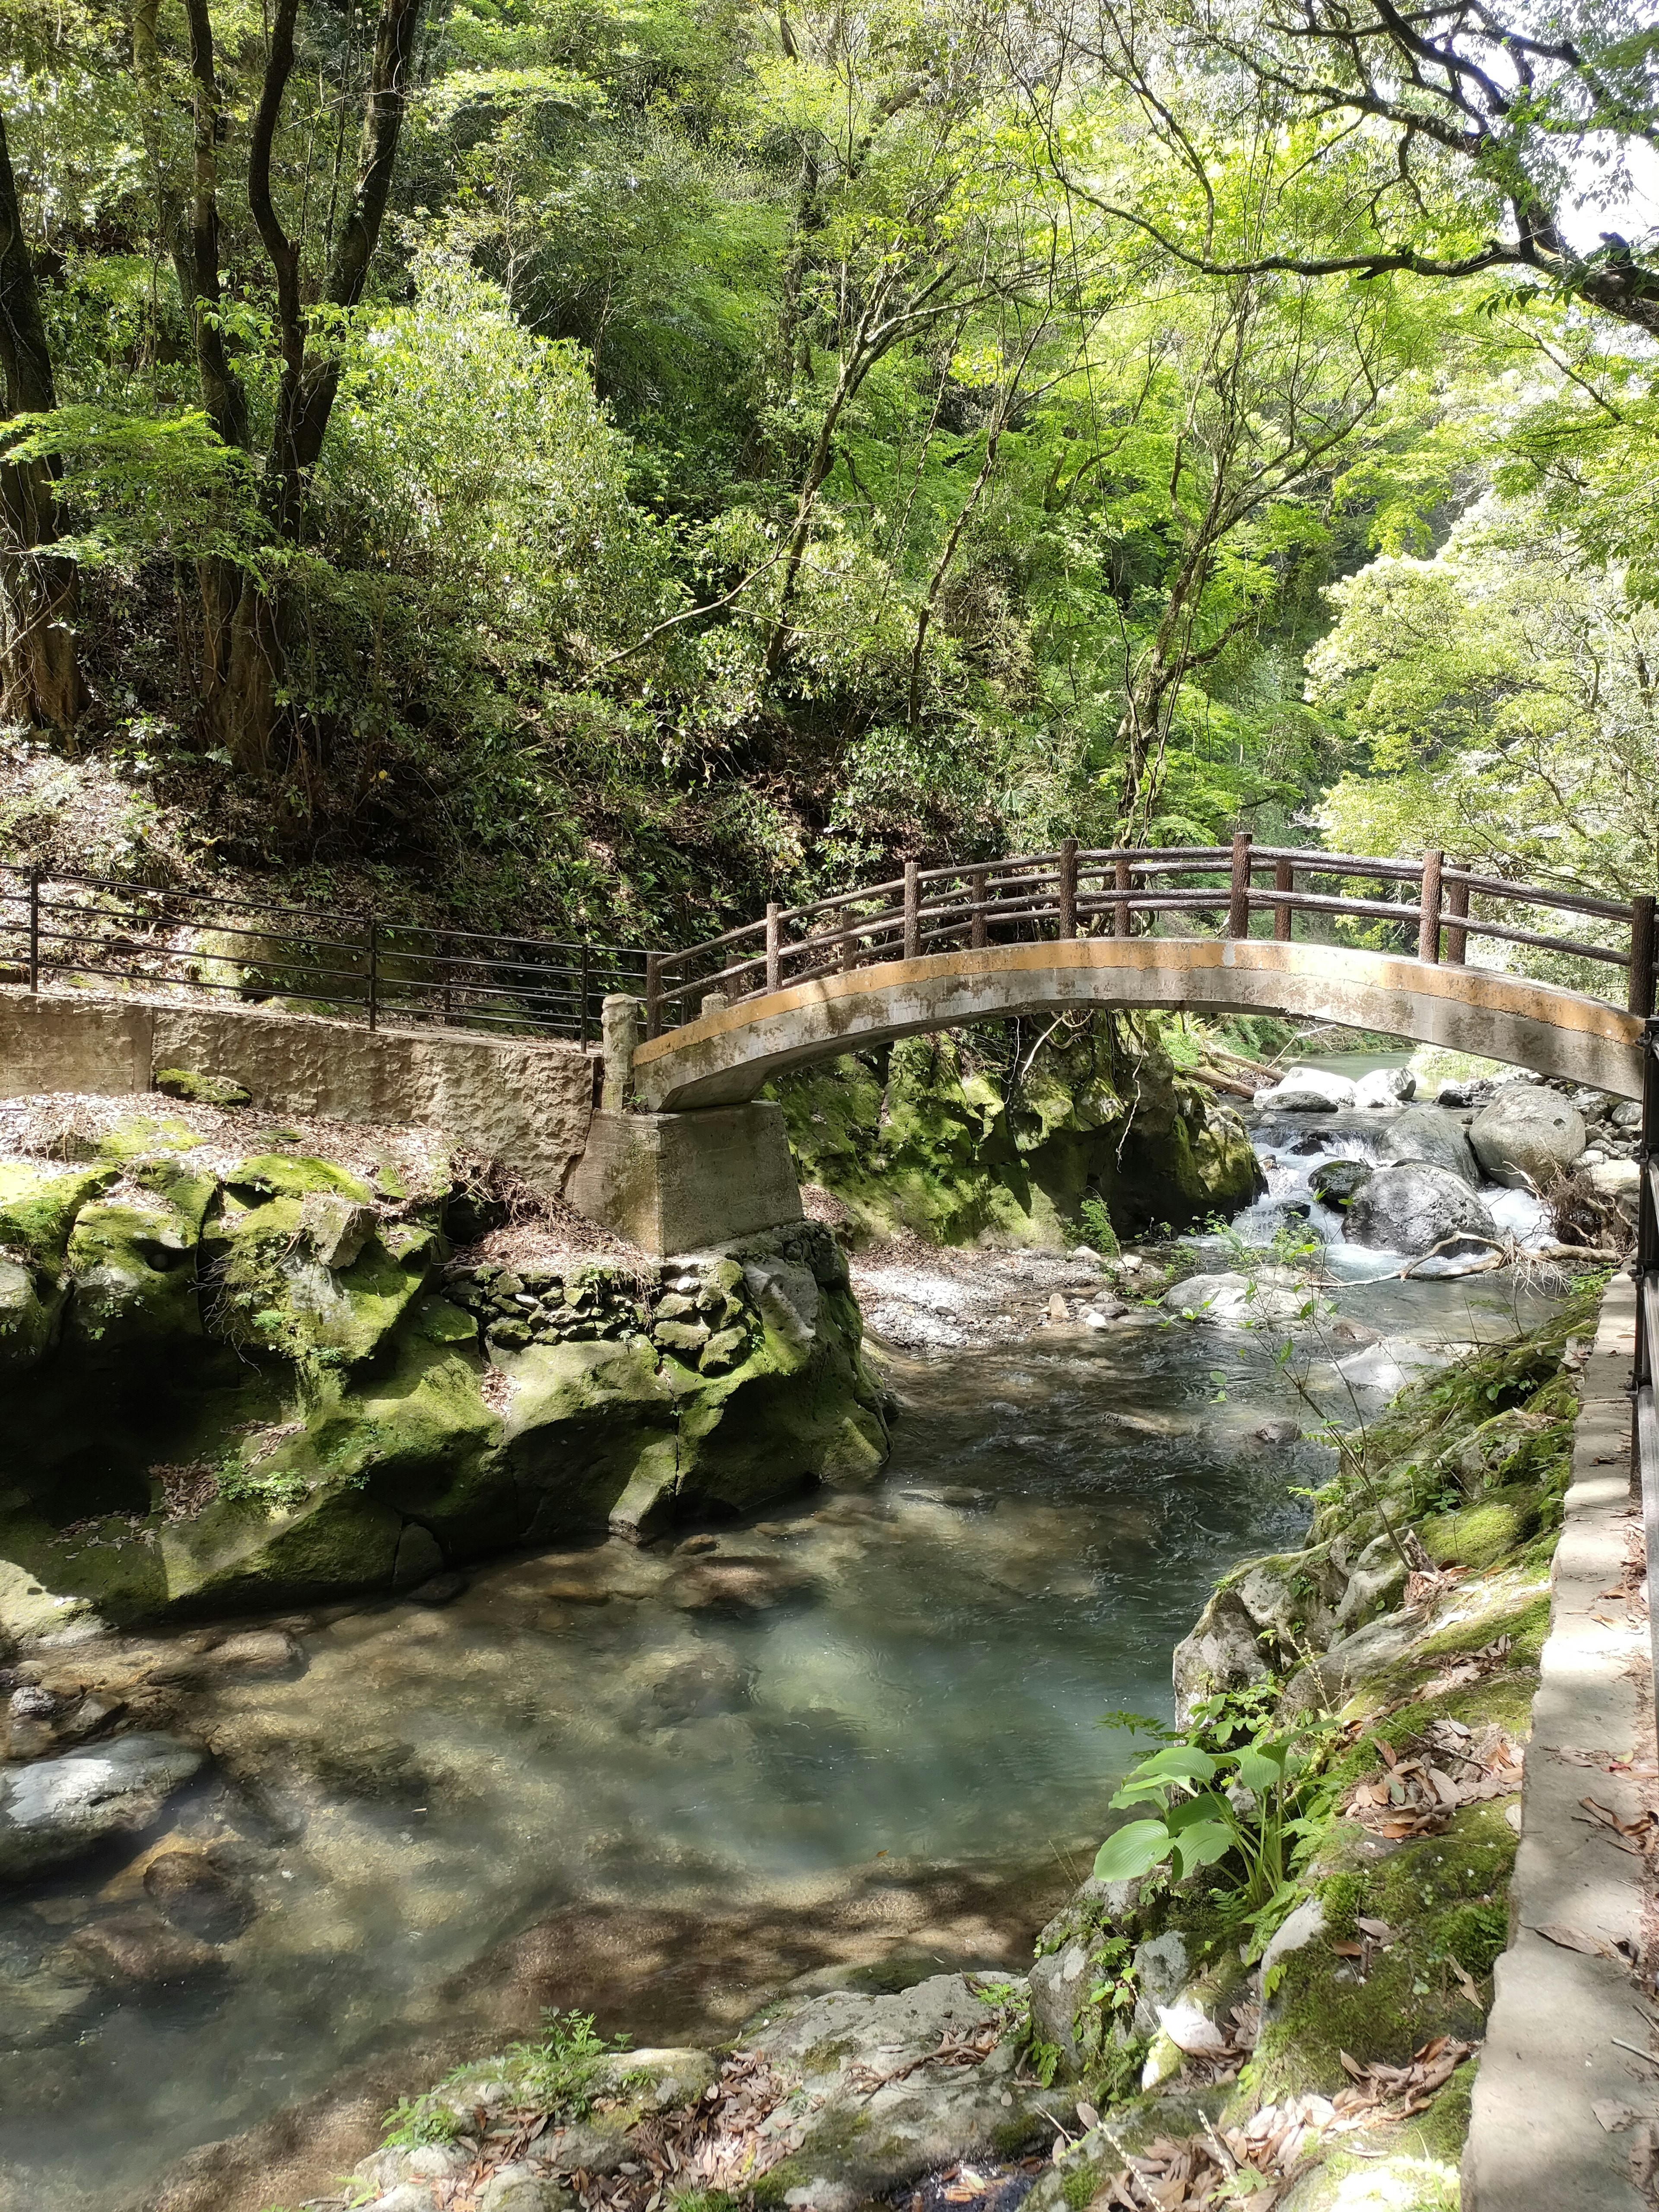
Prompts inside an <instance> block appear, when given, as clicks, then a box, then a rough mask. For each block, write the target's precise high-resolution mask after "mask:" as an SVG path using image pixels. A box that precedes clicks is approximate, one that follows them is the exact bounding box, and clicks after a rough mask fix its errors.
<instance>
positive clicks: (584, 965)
mask: <svg viewBox="0 0 1659 2212" xmlns="http://www.w3.org/2000/svg"><path fill="white" fill-rule="evenodd" d="M592 990H593V979H592V975H590V974H589V972H588V951H587V945H586V942H584V943H583V945H582V960H581V994H582V1006H581V1017H580V1020H579V1021H578V1023H577V1024H576V1042H577V1043H578V1044H580V1046H581V1047H582V1048H583V1050H584V1051H586V1048H587V1002H588V1000H589V998H590V997H591V996H592Z"/></svg>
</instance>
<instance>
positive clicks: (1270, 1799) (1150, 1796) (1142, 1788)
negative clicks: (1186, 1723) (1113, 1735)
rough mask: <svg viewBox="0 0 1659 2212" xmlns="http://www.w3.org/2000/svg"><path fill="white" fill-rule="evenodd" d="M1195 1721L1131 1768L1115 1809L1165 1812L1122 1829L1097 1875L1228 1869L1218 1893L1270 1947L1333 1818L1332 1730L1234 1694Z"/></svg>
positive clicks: (1104, 1851) (1181, 1877) (1257, 1946)
mask: <svg viewBox="0 0 1659 2212" xmlns="http://www.w3.org/2000/svg"><path fill="white" fill-rule="evenodd" d="M1194 1718H1195V1721H1196V1723H1197V1726H1196V1729H1195V1730H1194V1735H1192V1736H1191V1737H1189V1738H1188V1739H1187V1740H1184V1741H1182V1740H1175V1741H1169V1742H1166V1743H1165V1744H1164V1747H1163V1748H1162V1749H1161V1750H1158V1751H1156V1752H1153V1753H1151V1754H1150V1755H1149V1756H1148V1757H1147V1758H1146V1759H1140V1760H1139V1761H1138V1762H1137V1764H1136V1765H1133V1766H1132V1767H1131V1768H1130V1770H1129V1771H1128V1773H1127V1775H1126V1776H1125V1778H1124V1780H1123V1782H1122V1784H1121V1786H1120V1788H1119V1789H1118V1790H1117V1792H1116V1794H1115V1796H1114V1797H1113V1799H1112V1803H1113V1806H1114V1807H1115V1808H1127V1807H1131V1806H1137V1805H1152V1806H1155V1807H1157V1808H1158V1810H1157V1811H1156V1813H1155V1814H1151V1815H1148V1816H1146V1817H1144V1818H1141V1819H1139V1820H1128V1821H1126V1822H1125V1823H1124V1825H1123V1826H1121V1827H1120V1828H1116V1829H1115V1830H1114V1831H1113V1832H1112V1833H1111V1834H1110V1835H1109V1837H1108V1838H1106V1841H1105V1842H1104V1843H1103V1844H1102V1845H1101V1847H1100V1850H1098V1852H1097V1854H1096V1857H1095V1863H1094V1873H1095V1878H1096V1879H1097V1881H1129V1880H1131V1879H1133V1877H1135V1876H1137V1875H1146V1874H1150V1873H1152V1872H1153V1871H1154V1870H1155V1869H1168V1872H1169V1875H1170V1878H1171V1879H1172V1880H1174V1881H1176V1882H1182V1881H1187V1880H1188V1878H1189V1877H1190V1876H1191V1875H1194V1874H1196V1873H1197V1872H1199V1871H1200V1869H1205V1868H1210V1867H1218V1868H1219V1869H1221V1872H1222V1876H1223V1880H1222V1881H1221V1882H1220V1883H1219V1884H1218V1886H1217V1887H1216V1888H1215V1890H1214V1891H1213V1892H1212V1894H1214V1895H1215V1896H1216V1897H1217V1898H1218V1901H1219V1902H1220V1903H1221V1905H1222V1906H1223V1908H1224V1911H1225V1912H1226V1914H1227V1916H1228V1917H1230V1918H1231V1919H1232V1920H1233V1921H1235V1922H1236V1923H1238V1924H1240V1925H1241V1926H1243V1928H1245V1929H1248V1931H1249V1936H1250V1939H1251V1942H1252V1948H1253V1949H1254V1950H1255V1951H1256V1952H1258V1953H1259V1952H1260V1951H1261V1948H1263V1947H1264V1946H1265V1945H1266V1943H1267V1939H1268V1937H1269V1936H1271V1935H1272V1933H1273V1929H1274V1928H1275V1927H1276V1926H1277V1925H1278V1924H1279V1921H1280V1920H1282V1919H1283V1917H1284V1916H1285V1913H1286V1912H1287V1911H1290V1909H1291V1905H1293V1904H1294V1903H1295V1901H1296V1898H1297V1886H1296V1881H1295V1876H1296V1875H1297V1871H1298V1869H1300V1868H1301V1866H1302V1865H1303V1864H1304V1863H1305V1862H1306V1860H1307V1859H1308V1857H1310V1855H1311V1853H1312V1851H1313V1850H1314V1848H1315V1846H1316V1844H1317V1842H1318V1840H1319V1839H1320V1838H1321V1837H1322V1835H1323V1833H1324V1832H1325V1829H1326V1827H1327V1826H1328V1815H1329V1810H1330V1790H1329V1786H1328V1784H1327V1783H1326V1782H1324V1781H1323V1780H1322V1778H1321V1773H1320V1768H1321V1764H1322V1753H1323V1751H1324V1749H1325V1743H1326V1738H1327V1735H1328V1728H1327V1727H1326V1726H1325V1724H1324V1723H1319V1722H1308V1723H1302V1724H1300V1725H1298V1726H1296V1727H1293V1728H1291V1729H1279V1728H1277V1727H1275V1726H1273V1723H1271V1721H1269V1720H1268V1719H1267V1717H1265V1716H1264V1715H1262V1714H1261V1712H1260V1711H1252V1710H1249V1709H1243V1708H1241V1707H1239V1705H1237V1703H1236V1701H1230V1700H1227V1699H1218V1700H1212V1701H1211V1703H1210V1705H1208V1706H1207V1707H1206V1706H1200V1708H1199V1709H1198V1710H1197V1711H1196V1712H1195V1715H1194Z"/></svg>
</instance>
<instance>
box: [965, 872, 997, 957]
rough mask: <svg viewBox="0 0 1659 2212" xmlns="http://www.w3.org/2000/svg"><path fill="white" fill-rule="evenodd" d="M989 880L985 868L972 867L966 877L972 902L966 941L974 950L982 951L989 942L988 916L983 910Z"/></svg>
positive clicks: (988, 874) (988, 873)
mask: <svg viewBox="0 0 1659 2212" xmlns="http://www.w3.org/2000/svg"><path fill="white" fill-rule="evenodd" d="M990 880H991V878H990V872H989V871H988V870H987V869H985V868H975V869H974V870H973V872H972V873H971V874H970V875H969V878H968V884H969V892H970V895H971V896H972V898H973V902H974V903H973V912H972V914H971V915H970V917H969V923H968V943H969V948H970V949H971V950H972V951H975V952H982V951H984V950H985V947H986V946H987V944H989V942H990V930H989V928H988V927H987V922H988V917H987V914H986V911H985V909H986V904H987V895H988V891H989V886H990Z"/></svg>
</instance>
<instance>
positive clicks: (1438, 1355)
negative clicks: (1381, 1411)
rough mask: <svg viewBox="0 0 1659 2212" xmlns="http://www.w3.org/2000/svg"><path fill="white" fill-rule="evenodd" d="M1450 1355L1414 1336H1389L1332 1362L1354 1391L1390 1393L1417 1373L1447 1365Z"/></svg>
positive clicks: (1428, 1372) (1429, 1371)
mask: <svg viewBox="0 0 1659 2212" xmlns="http://www.w3.org/2000/svg"><path fill="white" fill-rule="evenodd" d="M1449 1364H1451V1355H1450V1353H1449V1352H1442V1351H1441V1350H1440V1349H1439V1348H1438V1346H1435V1345H1431V1344H1419V1343H1418V1342H1417V1340H1416V1339H1415V1338H1414V1337H1409V1336H1391V1337H1389V1338H1387V1339H1386V1340H1384V1341H1383V1343H1381V1344H1373V1345H1370V1346H1367V1347H1366V1349H1365V1350H1364V1351H1363V1352H1352V1353H1350V1355H1349V1356H1348V1358H1346V1359H1339V1360H1338V1361H1337V1362H1336V1371H1337V1373H1338V1374H1339V1375H1340V1376H1341V1377H1342V1379H1343V1381H1344V1382H1345V1383H1348V1384H1350V1385H1351V1386H1352V1388H1353V1389H1356V1390H1386V1391H1387V1392H1388V1393H1389V1395H1390V1396H1392V1395H1393V1394H1394V1393H1395V1391H1396V1390H1403V1389H1405V1387H1406V1385H1407V1383H1414V1382H1416V1381H1417V1379H1418V1378H1419V1376H1423V1375H1432V1374H1434V1373H1436V1372H1437V1370H1439V1369H1440V1368H1443V1367H1446V1366H1449Z"/></svg>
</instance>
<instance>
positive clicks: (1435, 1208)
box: [1342, 1160, 1498, 1259]
mask: <svg viewBox="0 0 1659 2212" xmlns="http://www.w3.org/2000/svg"><path fill="white" fill-rule="evenodd" d="M1342 1231H1343V1235H1344V1236H1345V1237H1347V1238H1349V1239H1350V1241H1351V1242H1352V1243H1355V1244H1364V1245H1367V1246H1369V1247H1370V1248H1371V1249H1373V1250H1376V1251H1382V1252H1404V1253H1406V1254H1407V1255H1413V1256H1415V1255H1420V1254H1422V1253H1425V1252H1432V1251H1435V1250H1436V1249H1439V1250H1440V1253H1441V1255H1442V1256H1443V1258H1447V1259H1455V1258H1458V1257H1460V1256H1470V1255H1480V1253H1483V1252H1486V1251H1489V1250H1490V1249H1492V1245H1493V1244H1494V1243H1496V1242H1497V1239H1498V1225H1497V1224H1496V1223H1495V1222H1494V1221H1493V1219H1492V1216H1491V1214H1490V1213H1488V1212H1487V1211H1486V1207H1485V1206H1483V1205H1482V1204H1481V1202H1480V1198H1479V1197H1478V1196H1477V1195H1476V1194H1475V1193H1474V1191H1473V1190H1471V1189H1470V1188H1469V1186H1468V1183H1466V1182H1464V1181H1463V1180H1462V1177H1461V1176H1455V1175H1453V1174H1452V1173H1451V1172H1450V1171H1449V1170H1448V1169H1445V1168H1439V1167H1431V1166H1430V1165H1428V1164H1426V1163H1425V1162H1421V1161H1417V1160H1409V1161H1407V1162H1406V1163H1404V1164H1402V1165H1401V1166H1399V1167H1388V1168H1379V1169H1378V1170H1377V1171H1376V1174H1375V1175H1374V1176H1372V1177H1371V1179H1370V1182H1368V1183H1367V1184H1366V1185H1365V1188H1364V1190H1362V1191H1361V1192H1360V1194H1359V1195H1358V1197H1357V1198H1356V1199H1355V1200H1354V1202H1353V1204H1352V1206H1350V1207H1349V1208H1348V1211H1347V1215H1346V1219H1345V1220H1344V1222H1343V1225H1342Z"/></svg>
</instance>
